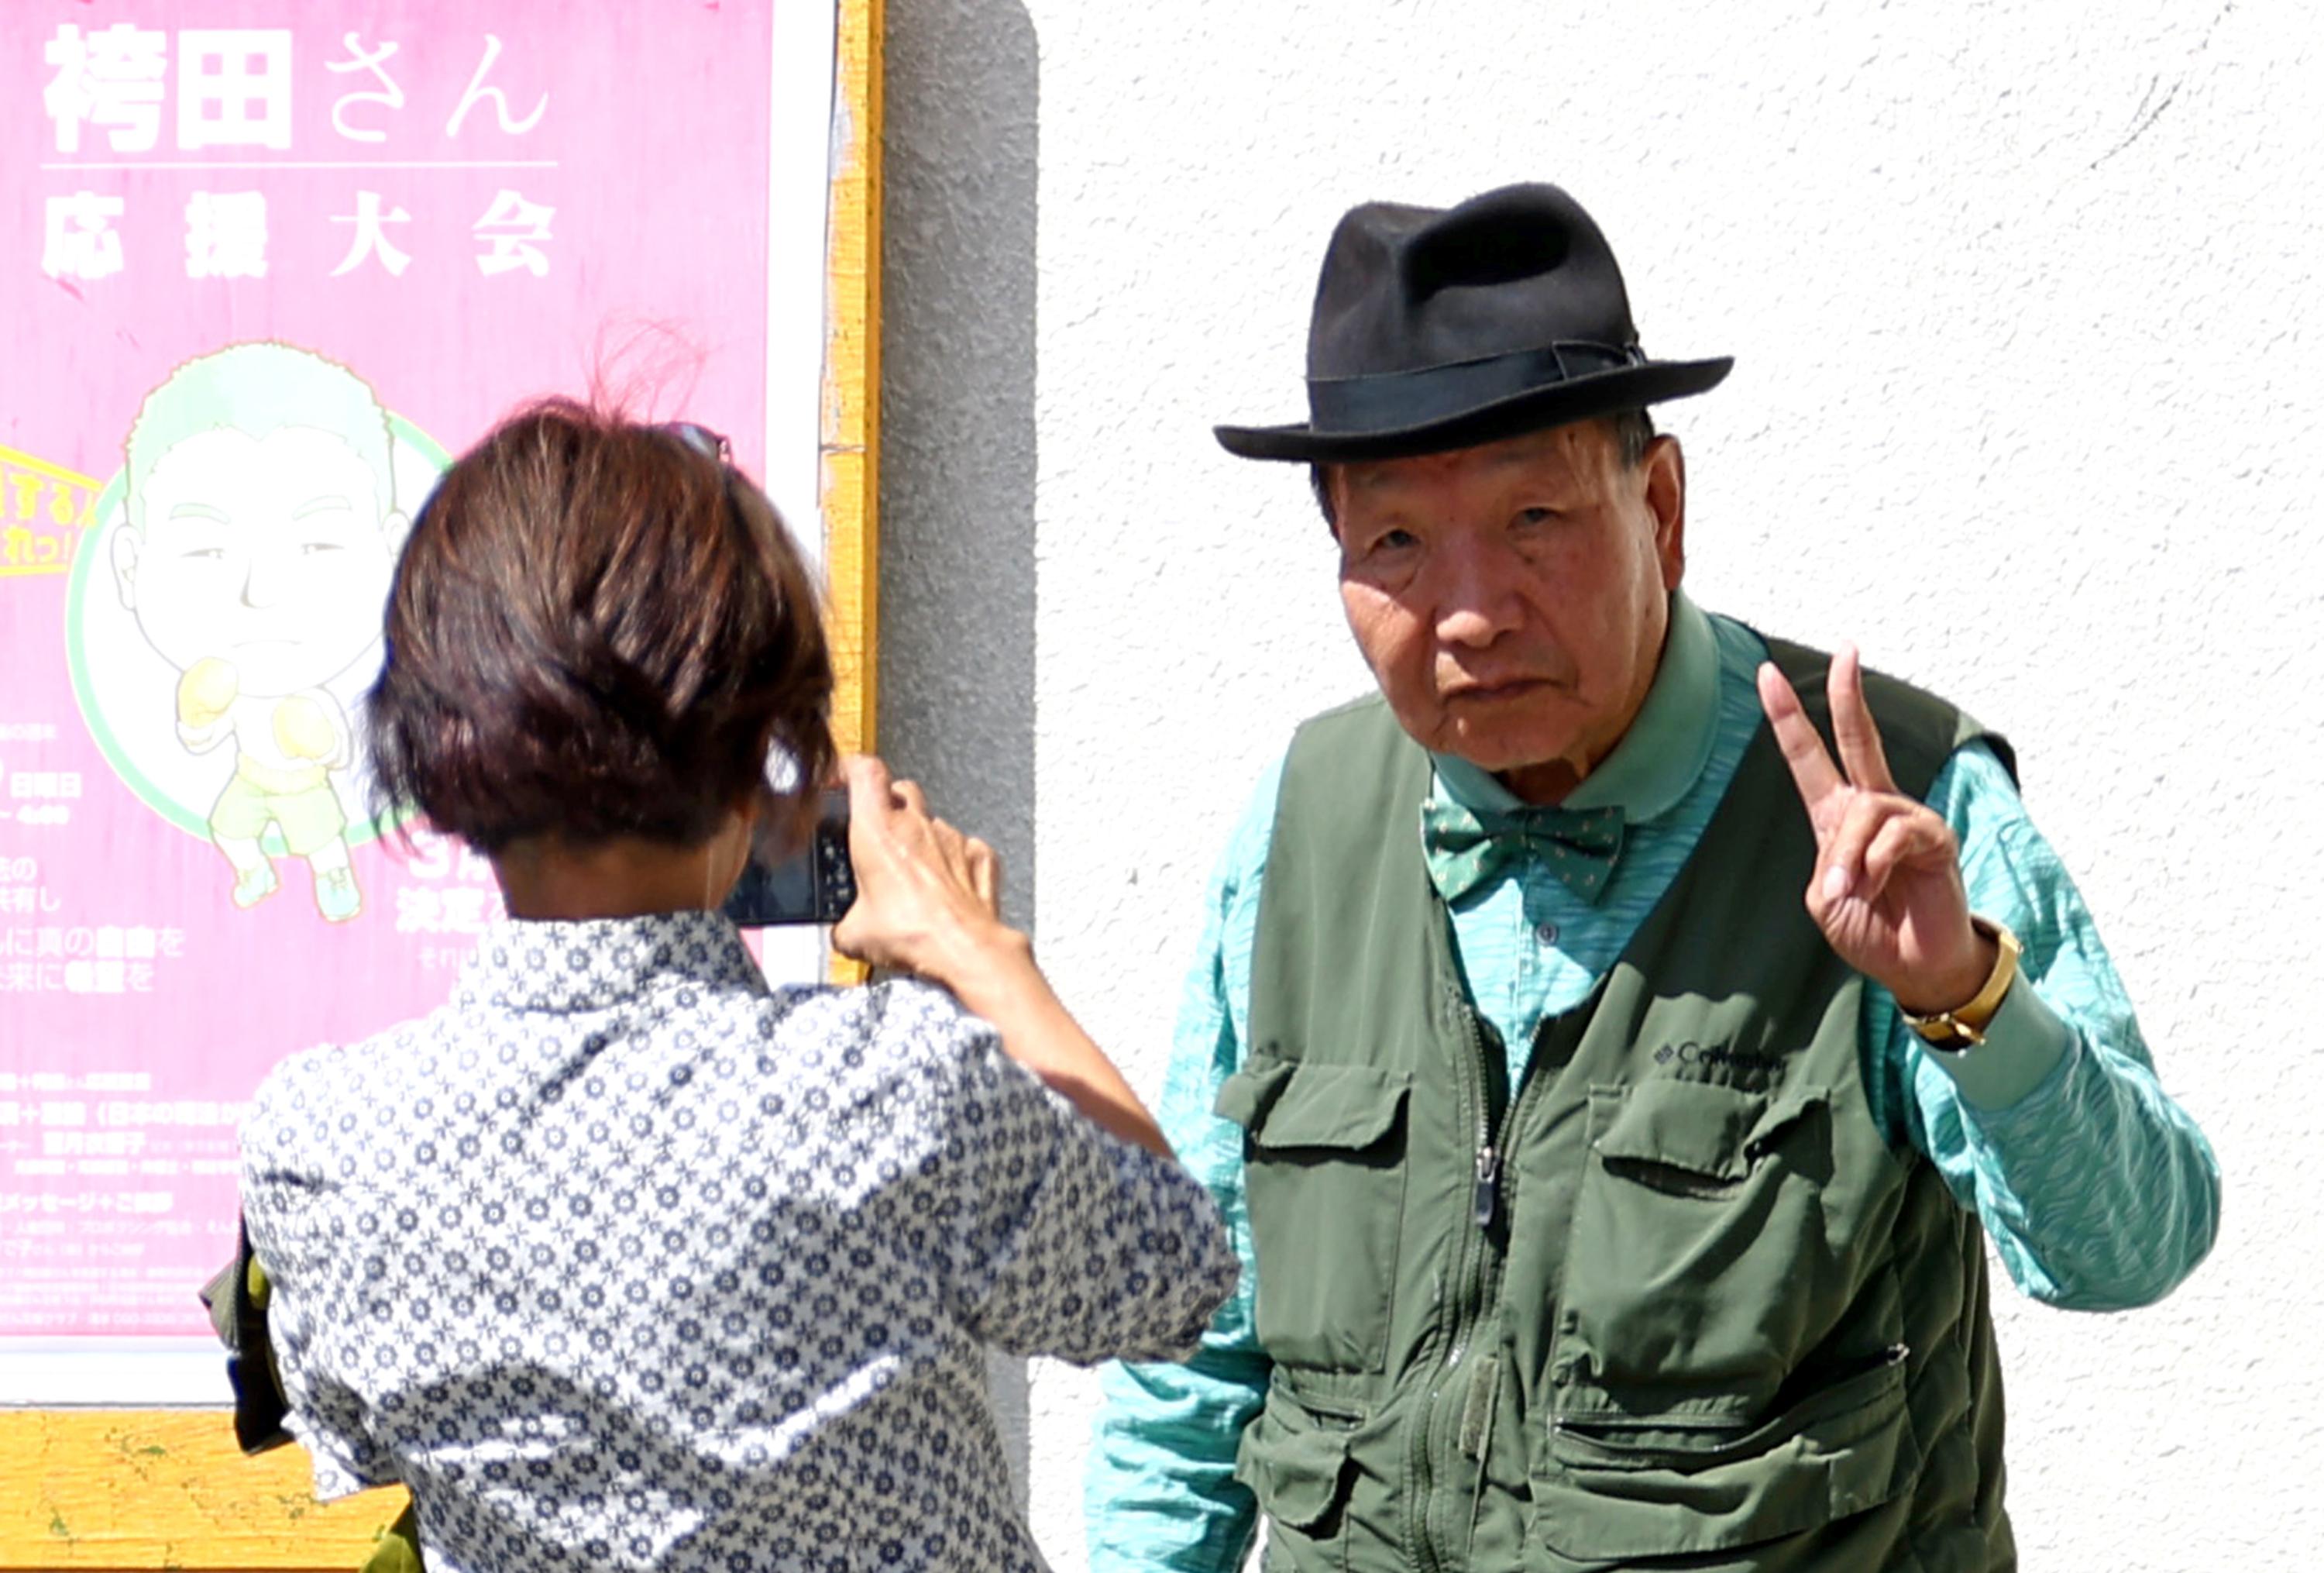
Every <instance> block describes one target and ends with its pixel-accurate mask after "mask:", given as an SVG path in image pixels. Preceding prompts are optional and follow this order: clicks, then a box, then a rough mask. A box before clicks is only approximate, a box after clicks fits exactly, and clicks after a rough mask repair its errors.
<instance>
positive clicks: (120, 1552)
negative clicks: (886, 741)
mask: <svg viewBox="0 0 2324 1573" xmlns="http://www.w3.org/2000/svg"><path fill="white" fill-rule="evenodd" d="M838 4H839V15H838V41H837V42H838V76H837V80H836V84H835V104H836V106H837V107H838V109H839V116H838V123H839V126H840V129H841V132H842V133H843V134H844V137H845V141H844V145H843V146H842V147H841V149H840V157H839V159H838V161H837V163H836V166H835V172H834V178H833V181H832V186H831V216H830V227H829V230H828V235H829V241H828V245H829V257H828V274H827V285H826V295H825V300H826V302H827V309H828V310H829V313H830V320H829V338H828V342H827V344H826V347H825V361H824V365H825V384H824V399H823V405H824V409H823V439H822V444H821V448H822V456H823V475H822V479H821V486H822V506H823V515H824V523H825V554H826V555H825V572H826V574H827V576H828V580H829V588H830V605H829V620H830V624H829V625H830V632H831V636H832V640H833V643H834V646H835V656H836V661H837V666H838V694H837V699H836V702H835V707H834V708H835V715H834V717H833V720H834V726H835V731H836V733H837V735H838V740H839V744H840V746H841V747H842V748H844V749H851V750H853V749H862V748H869V747H871V746H872V745H873V744H874V741H875V737H876V733H875V728H874V726H873V717H874V715H875V713H876V705H877V699H878V671H879V663H878V642H877V638H876V630H877V616H878V610H879V598H878V573H879V562H880V554H879V549H878V541H879V532H878V506H879V493H878V463H877V458H878V452H879V430H880V419H879V396H880V351H879V324H880V127H881V118H880V75H881V69H880V63H881V0H838ZM835 970H837V971H838V972H839V973H840V976H843V977H846V976H851V974H850V972H849V970H848V968H847V964H845V963H844V962H843V963H840V964H838V965H837V967H836V968H835ZM221 1359H223V1356H221ZM403 1500H404V1498H403V1493H402V1492H401V1490H400V1489H392V1490H383V1491H372V1492H366V1493H364V1494H362V1495H360V1496H355V1497H350V1498H347V1499H346V1500H345V1501H342V1502H337V1503H333V1504H329V1505H328V1506H323V1505H319V1504H317V1503H316V1502H315V1500H314V1498H313V1496H312V1494H311V1493H310V1491H309V1466H308V1460H307V1456H306V1454H305V1452H304V1451H303V1450H301V1449H300V1448H295V1447H291V1448H279V1449H277V1450H275V1451H274V1452H272V1453H269V1454H266V1455H263V1457H257V1458H245V1457H243V1456H242V1454H241V1453H240V1451H239V1450H238V1449H237V1448H235V1443H234V1435H233V1428H232V1425H231V1422H230V1420H228V1417H227V1416H226V1413H225V1411H215V1410H8V1409H0V1568H5V1569H23V1568H123V1569H127V1568H316V1569H335V1570H346V1569H352V1568H355V1567H357V1566H358V1565H360V1564H361V1563H362V1561H363V1560H364V1558H365V1557H367V1556H369V1555H370V1553H371V1550H372V1548H373V1546H374V1543H375V1541H377V1539H378V1536H379V1533H380V1531H382V1530H383V1529H384V1528H385V1527H386V1526H387V1525H388V1524H389V1523H391V1522H393V1520H394V1518H395V1515H396V1514H397V1513H400V1512H401V1511H402V1507H403Z"/></svg>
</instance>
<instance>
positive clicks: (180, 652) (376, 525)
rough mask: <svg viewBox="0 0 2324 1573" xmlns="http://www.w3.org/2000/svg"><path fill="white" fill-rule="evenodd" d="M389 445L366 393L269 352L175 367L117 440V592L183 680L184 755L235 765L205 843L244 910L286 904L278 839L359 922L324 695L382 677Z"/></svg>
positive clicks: (321, 905) (261, 349)
mask: <svg viewBox="0 0 2324 1573" xmlns="http://www.w3.org/2000/svg"><path fill="white" fill-rule="evenodd" d="M125 449H126V452H125V458H126V469H125V472H124V473H125V493H124V518H123V520H122V522H121V523H120V525H119V526H118V527H117V528H115V531H114V532H113V537H112V569H113V578H114V582H115V588H117V590H118V591H119V594H120V597H121V604H122V605H123V606H125V607H127V608H128V609H129V610H130V611H131V612H132V613H133V614H134V616H135V619H136V623H137V626H138V628H139V629H140V630H141V631H142V632H143V634H144V636H145V639H146V641H147V643H150V644H151V645H152V648H153V649H154V650H155V651H156V652H159V653H160V654H161V657H162V658H163V659H164V660H165V661H167V662H169V664H170V665H171V667H174V668H175V669H177V671H178V672H179V674H180V675H179V679H178V682H177V689H176V695H175V703H176V709H177V717H176V718H177V740H178V742H179V744H180V745H182V746H183V747H184V748H185V749H186V750H187V751H189V752H190V753H193V754H209V753H212V752H214V751H217V750H220V749H226V750H230V751H231V756H232V759H233V762H234V769H233V773H232V774H231V775H230V776H229V777H228V778H227V780H226V785H225V787H224V789H223V790H222V791H219V793H218V795H217V800H216V802H215V803H214V804H213V805H212V806H211V808H210V810H209V814H208V831H209V837H210V840H211V842H212V843H213V844H214V845H215V846H216V847H217V849H218V850H219V851H220V852H221V853H223V854H224V855H225V856H226V861H227V863H228V864H230V865H232V866H233V870H234V901H235V905H236V906H239V907H252V906H255V905H256V904H257V903H258V902H263V901H264V900H265V899H266V898H267V897H268V896H270V895H272V894H273V893H275V892H276V891H277V890H278V889H280V888H281V876H280V874H279V873H278V872H277V870H276V867H275V864H274V860H273V859H272V857H271V856H269V855H268V852H267V849H266V847H265V845H264V842H265V837H266V833H267V832H268V830H269V829H272V830H273V831H275V832H276V833H277V834H278V835H279V836H280V837H281V845H282V846H283V847H285V848H287V849H288V850H289V852H290V853H291V855H292V856H297V857H300V858H303V859H304V860H305V861H306V863H307V865H308V868H309V871H310V872H311V874H312V876H313V882H314V895H315V906H316V909H317V911H320V912H321V913H322V915H323V916H324V917H325V918H327V919H328V920H330V921H333V922H345V921H347V920H348V919H350V918H353V917H354V916H355V915H356V913H358V912H360V911H362V910H363V893H362V892H361V891H360V890H359V889H358V888H357V886H356V884H355V866H354V865H353V863H352V862H351V861H350V860H349V857H348V839H347V837H348V820H347V814H346V809H345V807H344V806H343V803H342V801H341V798H340V795H339V793H338V791H337V790H335V787H334V784H333V782H334V778H335V776H337V775H339V774H341V773H345V772H346V771H347V770H348V769H349V767H350V766H351V765H352V764H354V763H355V755H356V752H357V743H356V737H355V726H354V724H353V722H352V719H351V718H350V717H349V715H348V713H347V710H346V707H345V706H344V705H343V704H341V702H340V701H339V700H338V699H337V698H335V697H334V696H333V695H332V693H331V692H330V689H329V687H328V686H327V685H330V684H332V683H333V681H334V680H336V679H341V678H343V677H344V676H345V675H346V674H347V673H348V672H349V671H350V670H351V669H354V668H355V667H357V666H358V665H359V664H360V665H361V666H362V669H363V671H362V674H360V675H367V674H368V673H370V672H373V671H376V670H377V669H378V665H379V661H380V613H381V608H382V607H383V606H384V604H385V602H386V597H387V588H388V583H389V580H390V578H391V577H392V573H393V571H394V566H395V559H396V554H397V552H398V551H401V547H402V541H403V536H404V533H405V532H406V530H407V529H408V528H409V520H408V519H407V518H406V517H405V515H404V514H401V513H400V512H398V510H397V508H396V503H395V480H394V468H393V464H392V436H391V431H390V427H389V422H388V415H387V412H386V410H385V408H384V407H383V405H382V404H381V403H380V401H379V398H378V396H377V395H376V394H375V393H374V392H373V391H372V389H371V387H370V385H369V384H366V383H365V382H364V380H363V379H362V378H360V377H358V376H357V375H355V373H353V372H352V371H349V370H348V369H347V368H346V366H343V365H339V364H338V363H337V362H336V361H333V360H330V359H328V358H327V357H325V356H320V355H317V354H315V353H313V352H311V351H309V350H305V349H300V348H298V347H294V346H291V345H288V344H279V343H272V342H254V343H245V344H236V345H232V346H229V347H226V348H225V349H222V350H219V351H217V352H216V353H215V354H211V355H206V356H200V357H198V358H197V359H194V360H190V361H188V362H186V363H185V364H184V365H180V366H179V367H178V368H177V370H176V371H174V372H172V373H171V375H170V377H169V378H168V380H166V381H165V382H163V383H162V384H161V386H159V387H157V388H155V389H154V390H153V391H152V393H149V394H147V395H146V398H145V403H144V405H143V408H142V409H141V410H140V411H139V412H138V415H137V420H136V422H135V424H134V425H133V426H132V427H131V428H130V430H129V436H128V440H127V442H126V444H125ZM340 686H342V687H344V686H345V685H344V683H342V684H341V685H340Z"/></svg>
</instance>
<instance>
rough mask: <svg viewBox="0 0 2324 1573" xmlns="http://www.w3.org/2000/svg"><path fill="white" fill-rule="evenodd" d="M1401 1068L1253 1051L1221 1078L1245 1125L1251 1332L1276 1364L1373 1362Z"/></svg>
mask: <svg viewBox="0 0 2324 1573" xmlns="http://www.w3.org/2000/svg"><path fill="white" fill-rule="evenodd" d="M1408 1090H1409V1081H1408V1078H1406V1077H1402V1076H1395V1075H1391V1074H1389V1073H1388V1072H1387V1071H1384V1070H1379V1069H1375V1068H1373V1067H1371V1066H1368V1065H1333V1064H1328V1063H1321V1062H1314V1061H1307V1060H1292V1059H1266V1058H1263V1057H1259V1056H1254V1057H1253V1058H1252V1059H1251V1061H1250V1063H1249V1064H1248V1065H1246V1066H1245V1067H1244V1068H1243V1069H1241V1070H1240V1071H1237V1072H1236V1073H1235V1074H1234V1075H1232V1076H1231V1077H1229V1078H1227V1080H1226V1082H1225V1084H1224V1085H1223V1086H1222V1087H1220V1089H1219V1096H1218V1102H1217V1105H1216V1111H1217V1113H1218V1114H1219V1115H1220V1116H1221V1117H1222V1118H1224V1119H1229V1120H1232V1121H1233V1122H1234V1123H1235V1124H1239V1125H1240V1126H1241V1127H1242V1128H1243V1137H1244V1141H1243V1184H1244V1194H1245V1196H1246V1198H1248V1200H1249V1203H1250V1230H1251V1242H1252V1246H1253V1249H1254V1251H1255V1253H1256V1254H1257V1255H1258V1258H1259V1284H1258V1291H1257V1319H1258V1330H1259V1342H1260V1343H1261V1344H1263V1345H1265V1346H1266V1347H1267V1352H1268V1355H1269V1356H1272V1357H1273V1358H1274V1359H1276V1360H1277V1361H1279V1362H1281V1363H1282V1364H1284V1365H1295V1366H1308V1367H1314V1368H1318V1369H1323V1370H1330V1371H1378V1370H1379V1369H1380V1367H1381V1366H1382V1365H1383V1364H1385V1362H1386V1359H1387V1354H1388V1309H1389V1306H1390V1303H1391V1302H1392V1301H1393V1300H1394V1298H1395V1290H1396V1259H1397V1235H1398V1233H1399V1231H1400V1230H1401V1228H1402V1226H1403V1217H1404V1182H1405V1171H1404V1157H1405V1128H1404V1113H1405V1100H1406V1093H1407V1092H1408Z"/></svg>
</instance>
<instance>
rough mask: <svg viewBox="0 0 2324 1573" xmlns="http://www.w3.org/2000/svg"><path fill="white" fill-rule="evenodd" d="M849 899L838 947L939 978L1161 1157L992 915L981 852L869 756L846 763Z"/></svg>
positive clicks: (1125, 1089) (1024, 1059) (1150, 1123)
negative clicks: (851, 887) (852, 890)
mask: <svg viewBox="0 0 2324 1573" xmlns="http://www.w3.org/2000/svg"><path fill="white" fill-rule="evenodd" d="M846 771H847V787H848V796H849V804H848V813H849V825H848V836H847V848H848V854H849V856H850V857H851V858H852V859H853V862H854V865H855V889H856V896H855V904H854V905H853V907H851V908H849V909H848V911H847V915H846V916H845V917H844V918H843V919H841V920H840V922H839V926H838V927H837V928H836V929H835V930H833V932H832V942H833V943H834V944H835V945H836V946H837V947H838V948H840V949H841V950H842V951H844V952H845V953H846V954H848V955H850V956H853V957H855V958H858V959H859V960H862V961H868V962H870V963H871V964H872V965H874V966H877V967H895V968H899V969H900V970H903V971H907V972H912V973H917V974H918V975H919V976H922V977H926V978H928V979H930V980H931V981H933V982H936V983H939V984H942V985H944V986H945V987H946V988H948V989H950V990H951V991H952V992H953V994H954V996H955V997H956V998H957V999H959V1001H960V1003H961V1004H963V1005H964V1006H966V1007H967V1008H968V1009H969V1010H970V1011H972V1012H973V1013H975V1014H977V1015H979V1016H982V1018H984V1020H986V1021H987V1022H991V1023H992V1025H993V1026H994V1027H995V1028H996V1029H997V1030H998V1031H999V1032H1000V1033H1001V1047H1002V1049H1004V1050H1006V1051H1007V1052H1008V1054H1009V1057H1010V1059H1014V1060H1016V1061H1017V1062H1018V1063H1019V1065H1022V1066H1024V1067H1025V1069H1028V1070H1030V1071H1031V1072H1032V1073H1033V1074H1034V1075H1036V1076H1037V1077H1039V1078H1041V1080H1042V1081H1044V1082H1046V1083H1047V1085H1048V1086H1049V1087H1052V1088H1054V1089H1055V1090H1056V1092H1057V1093H1058V1095H1059V1096H1062V1097H1064V1098H1065V1101H1066V1102H1068V1103H1070V1104H1072V1105H1073V1106H1074V1108H1075V1109H1077V1110H1079V1111H1080V1112H1081V1113H1082V1115H1084V1116H1085V1117H1086V1118H1088V1119H1089V1120H1091V1121H1092V1122H1093V1123H1094V1124H1097V1125H1099V1126H1100V1127H1102V1129H1104V1130H1106V1131H1109V1132H1111V1133H1112V1134H1114V1135H1116V1136H1118V1137H1120V1139H1121V1140H1123V1141H1125V1142H1129V1143H1133V1144H1135V1145H1137V1146H1139V1147H1143V1148H1145V1149H1146V1150H1147V1151H1148V1152H1154V1153H1157V1154H1159V1155H1160V1156H1162V1157H1165V1158H1168V1157H1170V1156H1172V1153H1171V1151H1170V1144H1169V1143H1168V1142H1167V1141H1165V1140H1164V1139H1163V1136H1162V1132H1161V1129H1160V1127H1159V1126H1157V1124H1155V1123H1154V1116H1153V1115H1151V1114H1149V1113H1148V1112H1147V1108H1146V1106H1145V1104H1144V1103H1142V1102H1141V1101H1139V1096H1138V1094H1137V1093H1136V1092H1134V1091H1132V1090H1131V1089H1130V1083H1129V1082H1128V1081H1126V1080H1124V1079H1123V1078H1122V1075H1121V1072H1120V1071H1119V1070H1117V1069H1114V1065H1113V1061H1111V1059H1107V1058H1106V1056H1105V1051H1104V1050H1102V1049H1100V1048H1099V1047H1098V1046H1097V1045H1096V1044H1095V1043H1094V1042H1093V1041H1091V1040H1090V1036H1089V1034H1088V1033H1086V1032H1083V1031H1082V1029H1081V1024H1080V1023H1079V1022H1075V1021H1074V1018H1073V1015H1072V1013H1070V1012H1068V1011H1067V1010H1066V1009H1065V1004H1064V1002H1062V1001H1061V1000H1059V999H1058V998H1057V996H1056V992H1055V991H1054V990H1052V989H1051V988H1050V987H1049V980H1048V979H1047V977H1045V976H1042V973H1041V968H1040V967H1039V965H1038V964H1037V963H1036V962H1035V961H1034V959H1033V945H1032V941H1031V940H1029V939H1027V938H1026V937H1025V936H1024V935H1023V934H1021V933H1019V932H1018V931H1017V930H1014V929H1011V928H1010V927H1008V926H1007V925H1006V924H1004V923H1002V922H1001V917H1000V903H1001V865H1000V860H999V858H997V857H996V856H994V855H993V851H992V848H991V847H988V846H986V845H985V844H984V843H983V842H982V841H980V840H978V839H976V838H975V837H970V836H964V835H962V834H961V832H960V831H959V830H957V829H955V828H954V827H952V826H951V825H948V824H946V823H945V821H944V820H942V819H934V818H931V817H930V816H929V814H928V811H927V802H926V800H925V799H924V798H923V797H922V796H921V793H920V790H919V788H918V787H917V786H915V785H913V784H912V783H911V782H899V781H894V780H892V779H891V778H890V775H889V772H888V767H887V766H886V765H885V764H883V763H881V762H880V761H879V760H877V759H874V758H872V757H871V756H869V755H862V756H859V757H857V758H854V759H851V760H849V761H848V762H847V766H846Z"/></svg>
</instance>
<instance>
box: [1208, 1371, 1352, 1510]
mask: <svg viewBox="0 0 2324 1573" xmlns="http://www.w3.org/2000/svg"><path fill="white" fill-rule="evenodd" d="M1350 1434H1351V1433H1350V1432H1348V1431H1346V1430H1333V1429H1330V1428H1327V1427H1323V1426H1319V1425H1318V1424H1317V1423H1316V1421H1315V1420H1314V1419H1313V1418H1312V1417H1310V1416H1308V1415H1307V1414H1305V1413H1304V1412H1303V1411H1300V1409H1299V1408H1298V1406H1297V1405H1296V1403H1295V1402H1292V1401H1291V1400H1290V1399H1288V1398H1286V1397H1285V1396H1284V1395H1283V1394H1282V1393H1280V1392H1271V1393H1268V1395H1267V1407H1266V1408H1265V1409H1263V1410H1261V1411H1259V1418H1258V1419H1257V1420H1253V1421H1251V1423H1250V1428H1249V1429H1248V1430H1245V1431H1244V1432H1243V1434H1242V1444H1241V1446H1240V1448H1239V1449H1238V1450H1237V1454H1236V1457H1235V1478H1236V1479H1238V1480H1240V1481H1241V1482H1242V1483H1243V1484H1244V1485H1248V1486H1249V1487H1250V1490H1251V1494H1252V1495H1254V1496H1256V1497H1258V1498H1259V1505H1260V1506H1261V1507H1263V1508H1265V1509H1266V1510H1267V1515H1268V1517H1269V1518H1271V1519H1274V1520H1275V1521H1277V1522H1278V1523H1282V1524H1286V1525H1288V1526H1289V1527H1290V1528H1292V1529H1295V1530H1314V1529H1315V1528H1316V1527H1317V1526H1318V1525H1321V1524H1322V1523H1323V1521H1324V1520H1325V1519H1327V1518H1329V1517H1330V1516H1331V1514H1332V1510H1333V1509H1334V1508H1336V1507H1338V1506H1339V1505H1340V1497H1341V1488H1342V1485H1345V1484H1346V1480H1347V1474H1348V1441H1349V1438H1350Z"/></svg>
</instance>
